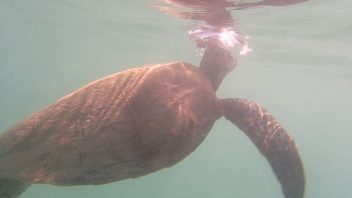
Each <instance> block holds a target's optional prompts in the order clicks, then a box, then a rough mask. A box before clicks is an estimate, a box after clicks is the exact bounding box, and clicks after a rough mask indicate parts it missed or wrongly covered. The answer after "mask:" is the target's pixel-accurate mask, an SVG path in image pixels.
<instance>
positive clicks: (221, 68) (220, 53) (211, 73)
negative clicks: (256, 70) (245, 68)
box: [199, 41, 237, 91]
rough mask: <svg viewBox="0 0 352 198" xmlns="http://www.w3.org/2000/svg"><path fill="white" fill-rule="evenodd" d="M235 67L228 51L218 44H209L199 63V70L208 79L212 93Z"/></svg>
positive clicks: (235, 63)
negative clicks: (212, 89)
mask: <svg viewBox="0 0 352 198" xmlns="http://www.w3.org/2000/svg"><path fill="white" fill-rule="evenodd" d="M236 65H237V61H236V59H235V58H234V57H233V55H232V53H231V51H230V50H229V49H226V48H224V47H223V46H222V45H221V44H220V43H218V42H215V41H214V42H210V43H209V44H208V46H207V49H206V50H205V53H204V56H203V58H202V60H201V62H200V66H199V69H200V70H201V71H202V72H203V73H204V74H205V75H206V76H207V77H208V79H209V81H210V83H211V85H212V87H213V88H214V91H216V90H217V89H218V87H219V85H220V84H221V82H222V80H223V79H224V77H225V76H226V75H227V74H228V73H229V72H231V71H232V70H233V69H234V68H235V67H236Z"/></svg>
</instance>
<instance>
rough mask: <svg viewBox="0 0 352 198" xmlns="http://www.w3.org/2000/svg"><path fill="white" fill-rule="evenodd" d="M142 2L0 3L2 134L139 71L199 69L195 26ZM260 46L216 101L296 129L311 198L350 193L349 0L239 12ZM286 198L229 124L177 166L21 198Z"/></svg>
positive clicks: (343, 197)
mask: <svg viewBox="0 0 352 198" xmlns="http://www.w3.org/2000/svg"><path fill="white" fill-rule="evenodd" d="M156 3H158V1H156V0H144V1H128V0H120V1H112V0H106V1H103V2H102V1H96V0H95V1H94V0H85V1H83V0H76V1H66V0H62V1H44V0H35V1H24V0H18V1H11V0H0V131H5V130H6V129H7V128H9V127H11V126H12V125H14V124H16V123H17V122H19V121H20V120H22V119H23V118H25V117H26V116H28V115H29V114H31V113H34V112H36V111H38V110H40V109H41V108H43V107H44V106H46V105H48V104H50V103H52V102H54V101H56V100H57V99H59V98H60V97H62V96H64V95H66V94H68V93H70V92H71V91H73V90H75V89H77V88H79V87H80V86H82V85H84V84H86V83H88V82H90V81H92V80H95V79H97V78H100V77H103V76H105V75H108V74H111V73H114V72H118V71H121V70H124V69H128V68H132V67H135V66H140V65H146V64H153V63H164V62H172V61H176V60H182V61H187V62H190V63H193V64H198V63H199V61H200V57H199V56H197V55H196V53H195V49H196V48H195V46H194V44H193V43H192V42H191V41H190V39H189V37H188V35H187V32H188V30H190V29H191V27H192V23H193V22H192V21H190V20H185V19H179V18H174V17H171V16H167V15H166V14H165V13H162V12H160V11H158V10H156V9H154V8H153V7H152V6H151V5H154V4H156ZM231 14H232V16H233V18H234V20H235V21H236V23H237V25H238V27H239V29H240V31H241V33H242V34H244V35H248V36H250V39H249V45H250V47H251V48H252V49H253V52H251V53H249V54H248V55H246V56H242V57H240V60H239V65H238V66H237V68H236V69H235V70H234V71H233V72H232V73H231V74H230V75H228V76H227V77H226V79H225V80H224V81H223V83H222V85H221V87H220V89H219V90H218V96H219V97H243V98H248V99H251V100H253V101H255V102H258V103H260V104H261V105H262V106H264V107H265V108H266V109H267V110H268V111H269V112H271V113H272V114H273V115H274V116H275V117H276V118H277V119H278V120H279V121H280V122H281V123H282V124H283V125H284V126H285V128H286V129H287V130H288V131H289V132H290V134H291V135H292V136H293V138H294V139H295V141H296V144H297V146H298V149H299V151H300V154H301V157H302V159H303V163H304V166H305V171H306V179H307V185H306V196H305V197H307V198H349V197H352V169H351V168H350V167H352V144H351V139H352V126H351V118H352V117H351V115H352V104H351V103H352V91H351V90H352V55H351V54H352V36H351V35H352V1H351V0H336V1H333V2H332V1H329V0H309V1H307V2H304V3H301V4H296V5H291V6H285V7H268V6H267V7H265V6H262V7H257V8H251V9H245V10H232V11H231ZM47 197H51V198H62V197H68V198H96V197H99V198H115V197H116V198H117V197H119V198H136V197H147V198H149V197H153V198H180V197H192V198H197V197H201V198H206V197H209V198H213V197H221V198H230V197H231V198H233V197H239V198H240V197H243V198H249V197H250V198H255V197H270V198H280V197H283V196H282V195H281V190H280V186H279V183H278V182H277V180H276V178H275V176H274V174H273V173H272V171H271V169H270V167H269V164H268V163H267V162H266V160H265V159H264V158H263V157H262V156H261V155H260V154H259V152H258V151H257V149H256V148H255V146H254V145H253V144H252V143H251V142H250V141H249V139H248V138H247V137H246V136H245V135H244V134H243V133H242V132H241V131H240V130H239V129H237V128H236V127H235V126H233V125H232V124H231V123H229V122H227V121H226V120H225V119H221V120H219V121H218V122H217V123H216V124H215V125H214V127H213V129H212V131H211V132H210V134H209V135H208V137H207V138H206V140H205V141H204V142H203V143H202V144H201V145H200V147H199V148H198V149H197V150H196V151H195V152H193V153H192V154H191V155H190V156H189V157H188V158H186V159H185V160H183V161H182V162H180V163H179V164H177V165H176V166H174V167H171V168H168V169H164V170H161V171H159V172H156V173H153V174H151V175H148V176H145V177H142V178H138V179H133V180H125V181H120V182H115V183H111V184H106V185H98V186H75V187H57V186H52V185H33V186H32V187H31V188H29V189H28V190H27V191H26V192H25V193H24V194H23V195H22V198H47Z"/></svg>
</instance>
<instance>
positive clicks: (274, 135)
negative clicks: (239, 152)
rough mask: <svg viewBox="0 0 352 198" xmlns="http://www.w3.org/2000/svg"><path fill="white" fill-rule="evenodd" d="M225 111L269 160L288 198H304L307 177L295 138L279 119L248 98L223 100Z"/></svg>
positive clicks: (227, 116)
mask: <svg viewBox="0 0 352 198" xmlns="http://www.w3.org/2000/svg"><path fill="white" fill-rule="evenodd" d="M221 104H222V109H223V114H224V116H225V118H226V119H228V120H230V121H231V122H232V123H233V124H235V125H236V126H237V127H238V128H240V129H241V130H242V131H243V132H244V133H245V134H246V135H247V136H248V137H249V138H250V139H251V140H252V142H253V143H254V144H255V145H256V146H257V148H258V150H259V151H260V152H261V154H263V155H264V156H265V157H266V159H267V160H268V161H269V163H270V165H271V168H272V170H273V172H274V173H275V175H276V177H277V178H278V180H279V181H280V183H281V187H282V191H283V193H284V195H285V198H303V196H304V188H305V176H304V169H303V164H302V161H301V158H300V156H299V153H298V151H297V147H296V145H295V142H294V141H293V139H292V138H291V137H290V136H289V135H288V133H287V132H286V130H285V129H284V128H283V127H282V126H281V124H280V123H279V122H277V121H276V120H275V118H274V117H273V116H272V115H270V114H269V113H268V112H267V111H265V110H264V109H263V108H262V107H261V106H259V105H258V104H256V103H254V102H251V101H249V100H245V99H222V100H221Z"/></svg>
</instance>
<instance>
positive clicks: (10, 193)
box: [0, 178, 30, 198]
mask: <svg viewBox="0 0 352 198" xmlns="http://www.w3.org/2000/svg"><path fill="white" fill-rule="evenodd" d="M29 186H30V184H28V183H23V182H21V181H18V180H14V179H1V178H0V197H1V198H17V197H19V196H20V195H21V194H22V193H23V192H24V191H25V190H26V189H27V188H28V187H29Z"/></svg>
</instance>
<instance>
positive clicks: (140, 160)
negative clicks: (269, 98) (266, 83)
mask: <svg viewBox="0 0 352 198" xmlns="http://www.w3.org/2000/svg"><path fill="white" fill-rule="evenodd" d="M235 66H236V61H235V59H234V58H233V56H232V55H231V52H230V51H229V50H227V49H225V48H223V47H222V46H220V44H217V43H212V44H209V46H208V47H207V49H206V51H205V54H204V56H203V58H202V60H201V63H200V66H199V68H198V67H196V66H193V65H191V64H189V63H186V62H174V63H168V64H157V65H149V66H144V67H140V68H134V69H129V70H126V71H122V72H119V73H115V74H112V75H110V76H107V77H104V78H102V79H99V80H97V81H94V82H92V83H90V84H88V85H86V86H84V87H82V88H80V89H78V90H77V91H74V92H73V93H71V94H69V95H67V96H65V97H63V98H61V99H60V100H58V101H57V102H55V103H53V104H51V105H50V106H48V107H46V108H44V109H43V110H41V111H39V112H37V113H35V114H33V115H31V116H29V117H28V118H27V119H25V120H24V121H22V122H20V123H19V124H17V125H16V126H14V127H12V128H10V129H9V130H8V131H6V132H5V133H4V134H3V135H2V136H1V138H0V178H2V179H0V197H2V198H9V197H11V198H12V197H18V196H19V194H20V193H21V192H22V191H24V190H25V189H26V188H27V187H28V186H29V185H30V184H33V183H47V184H54V185H84V184H104V183H109V182H113V181H118V180H122V179H126V178H136V177H140V176H143V175H146V174H149V173H151V172H154V171H157V170H160V169H162V168H165V167H170V166H172V165H174V164H176V163H177V162H179V161H181V160H182V159H184V158H185V157H186V156H187V155H189V154H190V153H191V152H192V151H194V150H195V149H196V148H197V147H198V145H199V144H200V143H201V142H202V141H203V140H204V138H205V137H206V135H207V134H208V132H209V131H210V129H211V127H212V126H213V124H214V122H215V121H216V120H217V119H219V118H220V117H221V116H225V118H226V119H228V120H230V121H231V122H232V123H233V124H235V125H236V126H237V127H239V128H240V129H241V130H242V131H243V132H244V133H245V134H246V135H247V136H248V137H249V138H250V139H251V140H252V141H253V142H254V144H255V145H256V146H257V148H258V149H259V151H260V152H261V154H263V155H264V156H265V157H266V158H267V160H268V161H269V163H270V165H271V167H272V169H273V171H274V173H275V174H276V176H277V178H278V179H279V181H280V183H281V186H282V189H283V193H284V195H285V197H286V198H302V197H303V194H304V186H305V177H304V171H303V166H302V162H301V159H300V157H299V154H298V152H297V149H296V146H295V143H294V141H293V140H292V139H291V137H290V136H289V135H288V134H287V133H286V131H285V129H283V127H282V126H281V125H280V124H279V123H278V122H277V121H276V120H275V119H274V118H273V117H272V116H271V115H270V114H269V113H268V112H267V111H265V110H264V109H263V108H262V107H261V106H259V105H258V104H256V103H254V102H251V101H249V100H246V99H240V98H228V99H218V98H217V97H216V94H215V91H216V90H217V88H218V86H219V85H220V83H221V81H222V79H223V78H224V77H225V76H226V75H227V74H228V73H229V72H230V71H232V70H233V69H234V68H235Z"/></svg>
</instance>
